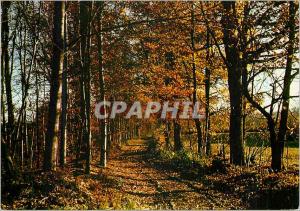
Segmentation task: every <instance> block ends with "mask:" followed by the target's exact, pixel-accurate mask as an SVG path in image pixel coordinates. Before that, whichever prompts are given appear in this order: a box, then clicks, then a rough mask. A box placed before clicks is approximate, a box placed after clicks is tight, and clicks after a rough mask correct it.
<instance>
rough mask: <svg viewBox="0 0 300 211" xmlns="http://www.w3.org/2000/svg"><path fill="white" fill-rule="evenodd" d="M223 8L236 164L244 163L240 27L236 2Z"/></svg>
mask: <svg viewBox="0 0 300 211" xmlns="http://www.w3.org/2000/svg"><path fill="white" fill-rule="evenodd" d="M223 8H224V14H223V16H222V25H223V42H224V45H225V53H226V58H227V59H226V61H227V63H226V65H227V69H228V85H229V95H230V96H229V97H230V129H229V133H230V134H229V143H230V162H231V163H233V164H235V165H244V146H243V138H242V137H243V136H242V84H241V64H240V63H241V62H240V60H239V52H238V38H237V37H236V36H235V33H236V31H237V27H238V24H237V23H236V20H237V19H236V18H235V16H236V14H235V2H223Z"/></svg>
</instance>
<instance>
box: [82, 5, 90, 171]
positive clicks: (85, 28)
mask: <svg viewBox="0 0 300 211" xmlns="http://www.w3.org/2000/svg"><path fill="white" fill-rule="evenodd" d="M91 6H92V5H91V3H90V2H80V34H81V36H82V38H81V54H82V59H81V60H82V80H83V94H84V97H83V99H84V103H83V104H84V130H83V142H84V143H85V145H86V154H85V160H86V165H85V172H86V173H87V174H89V173H90V165H91V129H90V118H91V117H90V88H91V78H90V42H91V38H90V36H89V35H90V29H91V27H90V22H91V20H90V17H91V16H90V10H89V7H91Z"/></svg>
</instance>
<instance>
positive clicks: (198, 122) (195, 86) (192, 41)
mask: <svg viewBox="0 0 300 211" xmlns="http://www.w3.org/2000/svg"><path fill="white" fill-rule="evenodd" d="M191 24H192V29H191V44H192V51H193V52H192V53H193V55H192V59H193V60H192V70H193V105H195V104H196V103H197V78H196V63H195V15H194V3H192V10H191ZM194 121H195V125H196V130H197V142H198V154H199V155H200V156H201V154H202V130H201V123H200V120H199V119H194Z"/></svg>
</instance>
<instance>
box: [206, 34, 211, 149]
mask: <svg viewBox="0 0 300 211" xmlns="http://www.w3.org/2000/svg"><path fill="white" fill-rule="evenodd" d="M209 45H210V43H209V32H208V29H207V33H206V48H207V49H206V68H205V144H206V155H210V154H211V144H210V107H209V106H210V105H209V103H210V99H209V96H210V67H209V59H210V58H209V57H210V55H209Z"/></svg>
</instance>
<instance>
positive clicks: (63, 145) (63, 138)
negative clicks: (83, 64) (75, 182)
mask: <svg viewBox="0 0 300 211" xmlns="http://www.w3.org/2000/svg"><path fill="white" fill-rule="evenodd" d="M64 40H65V43H66V42H67V17H66V16H65V18H64ZM64 51H65V54H64V67H63V72H62V97H61V102H62V109H61V122H60V166H61V167H64V165H65V164H66V156H67V127H66V125H67V107H68V76H67V75H68V71H67V69H68V67H67V66H68V58H67V53H66V52H67V51H66V45H64Z"/></svg>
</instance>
